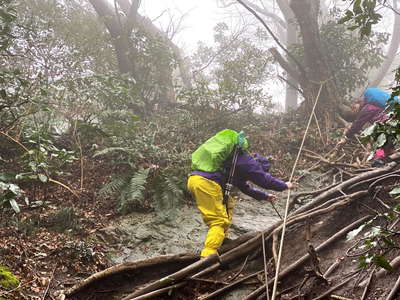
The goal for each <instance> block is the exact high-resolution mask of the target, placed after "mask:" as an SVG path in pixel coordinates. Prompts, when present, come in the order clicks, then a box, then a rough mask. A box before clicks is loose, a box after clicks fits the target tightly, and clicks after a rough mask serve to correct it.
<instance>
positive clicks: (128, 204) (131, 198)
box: [119, 169, 150, 213]
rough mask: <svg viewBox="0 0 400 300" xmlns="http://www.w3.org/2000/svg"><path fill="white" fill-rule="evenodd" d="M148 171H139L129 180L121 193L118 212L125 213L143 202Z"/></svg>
mask: <svg viewBox="0 0 400 300" xmlns="http://www.w3.org/2000/svg"><path fill="white" fill-rule="evenodd" d="M149 172H150V169H140V170H139V171H137V172H136V173H135V174H134V175H133V176H132V177H131V178H130V180H129V183H128V184H127V185H126V186H125V188H124V190H123V191H122V193H121V197H120V204H119V210H120V211H121V212H123V213H127V212H129V211H130V210H131V208H132V207H133V206H135V205H140V204H141V203H142V202H143V198H144V191H145V189H146V184H147V178H148V176H149Z"/></svg>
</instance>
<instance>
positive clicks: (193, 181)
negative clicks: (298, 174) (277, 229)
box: [188, 129, 293, 257]
mask: <svg viewBox="0 0 400 300" xmlns="http://www.w3.org/2000/svg"><path fill="white" fill-rule="evenodd" d="M247 148H248V144H247V140H246V139H245V138H244V137H243V135H242V133H237V132H236V131H233V130H230V129H225V130H222V131H220V132H218V133H217V134H216V135H215V136H213V137H211V138H210V139H208V140H207V141H206V142H205V143H204V144H202V145H201V146H200V147H199V148H198V149H197V150H196V151H195V152H194V153H193V154H192V169H193V171H192V173H191V174H190V176H189V179H188V189H189V191H190V192H191V193H192V195H193V196H194V198H195V199H196V204H197V207H198V209H199V210H200V212H201V215H202V217H203V221H204V223H206V225H207V226H208V227H209V230H208V233H207V236H206V240H205V243H204V246H205V247H204V249H203V250H202V251H201V257H206V256H208V255H211V254H214V253H217V250H218V248H219V247H220V246H221V245H222V242H223V241H224V238H225V234H226V232H227V230H228V228H229V226H230V225H231V222H232V213H233V206H234V203H233V199H232V198H231V197H230V196H229V191H230V188H231V186H232V185H233V186H236V187H237V188H239V190H241V191H242V192H243V193H245V194H247V195H249V196H251V197H253V198H255V199H256V200H266V201H271V202H273V201H275V200H276V196H275V195H273V194H268V193H266V192H263V191H261V190H258V189H256V188H254V187H252V186H250V185H249V184H248V181H249V182H252V183H254V184H255V185H258V186H260V187H261V188H265V189H271V190H274V191H283V190H286V189H288V188H292V187H293V184H292V183H290V182H286V183H285V182H284V181H282V180H280V179H277V178H275V177H273V176H272V175H271V174H269V173H268V172H269V167H270V164H269V161H268V159H267V158H265V157H263V156H261V155H259V154H256V155H254V156H251V155H250V154H249V153H247V152H246V150H247Z"/></svg>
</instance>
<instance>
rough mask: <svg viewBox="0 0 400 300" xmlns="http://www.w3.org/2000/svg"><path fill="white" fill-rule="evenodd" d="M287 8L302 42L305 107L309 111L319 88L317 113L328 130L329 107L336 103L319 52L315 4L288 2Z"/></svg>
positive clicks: (298, 0)
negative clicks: (289, 9) (291, 14)
mask: <svg viewBox="0 0 400 300" xmlns="http://www.w3.org/2000/svg"><path fill="white" fill-rule="evenodd" d="M290 7H291V8H292V10H293V13H294V15H295V16H296V19H297V21H298V23H299V26H300V32H301V37H302V39H303V46H304V68H305V72H306V74H305V75H306V80H304V81H303V82H302V83H300V85H301V87H302V89H303V91H304V96H305V101H306V108H307V110H311V108H312V106H313V104H314V101H315V99H316V97H317V94H318V91H319V89H320V86H321V85H322V90H321V94H320V98H319V99H320V100H319V105H318V106H317V112H318V116H319V117H323V118H324V121H325V123H328V124H327V126H328V127H329V123H330V121H331V120H332V118H333V117H334V114H335V110H334V109H333V108H334V107H336V106H337V104H338V102H339V101H338V98H337V96H336V87H335V85H334V82H333V80H332V79H333V78H332V76H331V72H330V69H329V67H328V64H327V63H326V59H325V56H324V53H323V51H322V49H321V41H320V35H319V26H318V11H319V1H315V0H292V1H291V2H290Z"/></svg>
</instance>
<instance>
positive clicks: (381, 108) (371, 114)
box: [339, 88, 398, 166]
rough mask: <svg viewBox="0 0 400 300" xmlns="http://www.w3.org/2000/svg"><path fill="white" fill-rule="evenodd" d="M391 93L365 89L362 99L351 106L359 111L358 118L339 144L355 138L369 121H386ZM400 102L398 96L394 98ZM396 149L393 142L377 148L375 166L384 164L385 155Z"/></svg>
mask: <svg viewBox="0 0 400 300" xmlns="http://www.w3.org/2000/svg"><path fill="white" fill-rule="evenodd" d="M389 99H390V95H389V94H388V93H386V92H385V91H383V90H381V89H378V88H368V89H366V90H365V91H364V93H363V96H362V98H361V99H360V100H358V101H356V102H354V103H353V104H352V106H351V108H352V110H353V111H354V112H356V113H357V117H356V120H355V121H353V122H352V124H351V126H350V128H348V129H346V130H345V132H344V136H345V137H344V138H342V139H341V140H340V141H339V145H342V144H345V143H346V142H347V140H351V139H354V137H355V135H356V134H358V133H360V132H361V130H362V129H363V126H364V125H365V124H367V123H370V124H373V123H374V122H384V121H386V120H387V119H389V116H388V115H387V113H386V112H387V109H388V108H389V106H390V103H388V102H387V101H388V100H389ZM394 101H395V102H398V98H397V97H395V98H394ZM393 151H394V148H393V144H392V143H390V142H387V143H386V145H385V146H384V147H383V149H377V150H376V152H375V155H374V157H373V165H374V166H382V165H383V161H382V159H383V158H384V157H387V156H388V155H390V154H392V153H393Z"/></svg>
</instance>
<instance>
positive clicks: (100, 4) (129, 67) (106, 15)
mask: <svg viewBox="0 0 400 300" xmlns="http://www.w3.org/2000/svg"><path fill="white" fill-rule="evenodd" d="M89 2H90V3H91V4H92V6H93V8H94V9H95V11H96V12H97V14H98V15H99V17H100V18H101V19H102V20H103V22H104V24H105V25H106V27H107V30H108V32H109V33H110V35H111V38H112V43H113V44H114V47H115V54H116V57H117V62H118V70H119V71H120V72H121V73H122V74H127V73H129V74H131V75H134V74H133V69H134V67H133V61H132V60H131V58H130V57H129V53H130V47H129V41H128V35H129V33H126V32H124V30H123V27H122V23H121V22H120V20H119V19H118V18H117V16H116V15H115V13H114V11H113V10H112V8H111V7H110V5H109V3H108V2H107V1H106V0H89Z"/></svg>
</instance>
